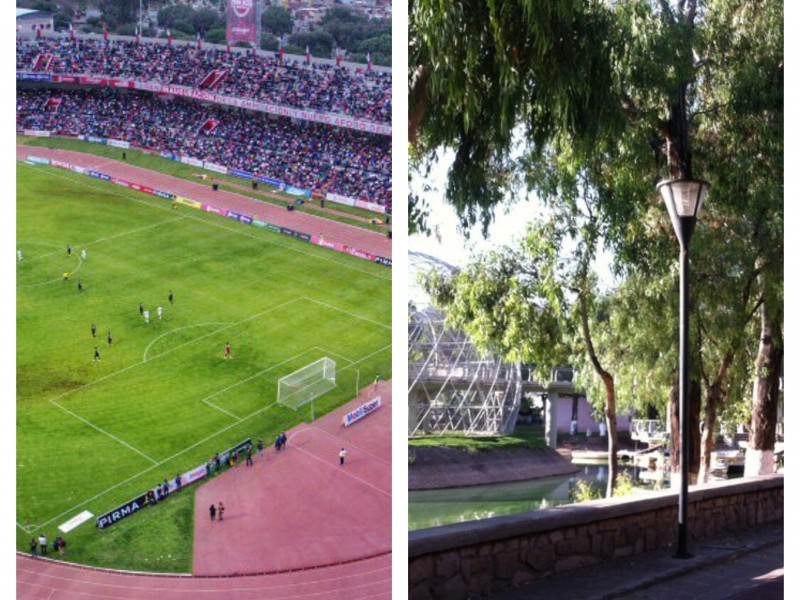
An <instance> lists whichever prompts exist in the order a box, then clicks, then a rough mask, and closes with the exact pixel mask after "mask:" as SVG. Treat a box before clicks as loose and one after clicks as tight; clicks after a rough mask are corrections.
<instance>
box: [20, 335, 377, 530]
mask: <svg viewBox="0 0 800 600" xmlns="http://www.w3.org/2000/svg"><path fill="white" fill-rule="evenodd" d="M390 347H391V344H390V345H389V346H387V347H385V348H381V349H380V350H378V351H377V352H373V353H372V354H369V355H367V356H365V357H364V358H360V359H358V360H357V361H356V362H354V363H353V364H358V363H360V362H362V361H364V360H366V359H367V358H369V357H371V356H373V355H375V354H377V353H379V352H383V351H384V350H385V349H386V348H390ZM312 349H313V348H312ZM309 351H310V350H306V351H305V352H303V353H301V354H298V355H297V356H293V357H292V358H287V359H286V360H285V361H283V362H280V363H277V364H275V365H273V366H272V367H270V369H274V368H277V367H280V366H282V365H283V364H285V363H286V362H288V361H290V360H294V359H296V358H298V357H299V356H302V355H303V354H307V353H308V352H309ZM134 366H135V365H134ZM349 367H350V365H348V366H347V367H345V368H346V369H347V368H349ZM128 368H130V367H128ZM128 368H126V369H123V370H127V369H128ZM67 393H69V392H67ZM51 402H52V401H51ZM277 404H278V403H277V401H276V402H271V403H270V404H267V405H265V406H262V407H261V408H259V409H257V410H255V411H253V412H252V413H250V414H249V415H247V416H244V417H241V418H240V419H239V420H238V421H235V422H234V423H231V424H230V425H226V426H225V427H223V428H222V429H219V430H217V431H215V432H214V433H212V434H211V435H209V436H206V437H205V438H203V439H202V440H200V441H199V442H195V443H194V444H192V445H191V446H189V447H187V448H184V449H183V450H181V451H180V452H176V453H175V454H173V455H172V456H169V457H167V458H165V459H164V460H162V461H159V462H157V463H155V464H154V465H153V466H151V467H147V468H146V469H144V470H143V471H140V472H139V473H136V474H135V475H131V476H130V477H128V478H127V479H125V480H124V481H121V482H119V483H117V484H115V485H112V486H111V487H109V488H107V489H105V490H103V491H102V492H99V493H97V494H95V495H94V496H92V497H91V498H88V499H86V500H83V501H81V502H79V503H78V504H76V505H75V506H73V507H71V508H68V509H67V510H65V511H63V512H61V513H59V514H57V515H56V516H55V517H53V518H52V519H50V520H49V521H45V522H44V523H40V524H39V525H38V527H39V528H43V527H47V526H48V525H50V524H51V523H54V522H55V521H58V520H59V519H60V518H62V517H63V516H64V515H67V514H69V513H72V512H74V511H76V510H77V509H79V508H81V507H82V506H86V505H87V504H88V503H89V502H93V501H95V500H97V499H98V498H102V497H103V496H105V495H106V494H108V493H109V492H112V491H114V490H116V489H117V488H119V487H122V486H123V485H125V484H127V483H130V482H131V481H134V480H135V479H137V478H139V477H142V476H144V475H146V474H147V473H149V472H150V471H152V470H153V469H156V468H157V467H160V466H161V465H163V464H166V463H168V462H169V461H171V460H174V459H176V458H178V457H179V456H182V455H184V454H186V453H187V452H190V451H192V450H194V449H195V448H197V447H198V446H200V445H202V444H205V443H206V442H208V441H209V440H212V439H214V438H215V437H217V436H219V435H221V434H223V433H225V432H226V431H228V430H229V429H232V428H233V427H236V426H237V425H240V424H241V423H243V422H244V421H247V420H249V419H252V418H253V417H255V416H256V415H260V414H261V413H263V412H265V411H267V410H269V409H270V408H272V407H274V406H276V405H277ZM17 525H18V526H19V523H17ZM20 527H21V526H20ZM23 531H25V530H24V529H23Z"/></svg>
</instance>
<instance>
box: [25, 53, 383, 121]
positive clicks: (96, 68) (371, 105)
mask: <svg viewBox="0 0 800 600" xmlns="http://www.w3.org/2000/svg"><path fill="white" fill-rule="evenodd" d="M46 55H50V56H52V57H53V59H54V60H52V61H51V62H50V64H49V65H47V67H46V70H47V71H49V72H52V73H60V74H80V75H92V76H98V77H99V76H102V77H111V78H130V79H136V80H139V81H149V82H157V83H160V84H164V85H167V84H172V85H183V86H187V87H192V88H198V87H200V85H201V84H202V83H203V80H204V79H205V78H206V76H207V75H209V74H210V73H211V72H212V71H214V70H215V69H221V70H225V71H226V75H225V77H224V78H223V79H222V80H221V81H220V82H219V83H218V84H217V85H215V86H214V87H213V90H212V91H214V92H216V93H219V94H222V95H227V96H236V97H240V98H249V99H254V100H259V101H263V102H270V103H274V104H279V105H283V106H290V107H293V108H299V109H307V110H308V109H310V110H315V111H321V112H330V113H338V114H345V115H348V116H351V117H355V118H359V119H366V120H369V121H373V122H379V123H390V122H391V118H392V114H391V112H392V98H391V96H392V75H391V73H388V72H382V71H377V70H373V71H370V70H367V69H361V68H359V69H352V68H346V67H336V66H335V65H328V64H321V63H315V62H312V63H311V65H306V64H305V62H304V61H302V60H297V59H295V58H289V57H286V56H285V57H284V60H283V61H281V60H280V59H279V58H278V57H277V56H271V57H265V56H255V55H253V54H252V53H249V52H236V51H234V52H230V53H229V52H227V51H226V50H218V49H214V48H208V47H203V48H197V47H196V45H193V44H173V45H167V44H156V43H153V42H149V43H148V42H145V41H142V42H141V43H136V42H135V41H119V40H116V41H109V42H108V43H106V42H104V41H103V40H89V39H79V38H75V39H74V40H70V39H66V38H65V39H46V38H43V39H39V40H35V41H30V42H24V41H18V42H17V62H16V64H17V70H19V71H31V70H35V69H36V68H37V64H36V63H37V59H38V57H40V56H46ZM39 68H42V67H39Z"/></svg>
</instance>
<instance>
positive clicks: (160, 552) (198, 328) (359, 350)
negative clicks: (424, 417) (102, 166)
mask: <svg viewBox="0 0 800 600" xmlns="http://www.w3.org/2000/svg"><path fill="white" fill-rule="evenodd" d="M130 156H131V153H129V157H130ZM16 211H17V248H18V249H20V250H22V252H23V260H22V261H21V262H18V263H17V281H16V284H17V313H16V316H17V323H16V327H17V331H16V334H17V339H16V343H17V356H16V361H17V382H16V384H17V386H16V387H17V405H16V406H17V423H16V434H17V457H16V458H17V465H16V478H17V486H16V491H17V498H16V500H17V503H16V504H17V506H16V509H17V510H16V522H17V548H18V549H21V550H26V551H27V550H28V542H29V540H30V538H31V537H32V535H33V534H36V535H38V534H39V533H40V532H42V531H43V532H44V533H46V534H47V536H48V538H49V539H51V540H52V539H54V538H55V537H56V536H57V535H58V534H59V531H58V530H57V527H58V525H60V524H62V523H64V522H65V521H67V520H68V519H70V518H71V517H73V516H74V515H76V514H78V513H80V512H81V511H83V510H89V511H91V512H92V513H93V514H94V515H95V516H99V515H101V514H103V513H105V512H107V511H108V510H111V509H113V508H115V507H116V506H118V505H119V504H121V503H122V502H125V501H127V500H129V499H131V498H133V497H134V496H137V495H139V494H140V493H142V492H144V491H145V490H146V489H148V488H151V487H153V486H155V485H156V484H158V483H159V482H162V481H163V480H164V479H174V477H175V475H176V474H177V473H183V472H185V471H187V470H189V469H191V468H194V467H196V466H198V465H200V464H203V463H205V462H206V461H207V460H208V459H209V457H210V456H212V455H213V454H214V453H215V452H218V451H219V452H221V451H222V450H224V449H226V448H228V447H230V446H232V445H233V444H235V443H237V442H239V441H241V440H242V439H244V438H247V437H253V438H259V437H260V438H263V439H264V440H265V442H266V443H267V444H269V443H270V442H271V441H272V440H274V438H275V436H276V435H277V434H278V433H279V432H280V431H282V430H285V429H289V428H290V427H292V426H294V425H296V424H298V423H299V422H301V421H303V420H305V421H308V420H309V419H310V407H309V406H306V407H304V408H302V409H300V410H299V411H293V410H291V409H288V408H286V407H283V406H278V405H276V403H275V399H276V389H277V380H278V379H279V378H280V377H282V376H284V375H287V374H288V373H290V372H292V371H294V370H296V369H299V368H301V367H303V366H305V365H307V364H309V363H311V362H313V361H315V360H317V359H319V358H321V357H323V356H328V357H330V358H332V359H334V360H335V361H336V362H337V373H336V380H337V387H336V389H335V390H333V391H331V392H329V393H328V394H326V395H324V396H322V397H321V398H319V399H317V401H316V405H315V413H316V416H317V417H319V416H320V415H322V414H324V413H326V412H329V411H330V410H332V409H334V408H335V407H337V406H339V405H341V404H342V403H344V402H346V401H348V400H350V399H351V398H352V397H353V396H354V394H355V392H356V385H357V381H359V382H360V383H361V384H362V385H366V384H368V383H370V382H371V381H372V380H373V378H374V376H375V375H376V374H380V376H381V377H382V378H384V379H388V378H390V377H391V346H390V344H391V271H390V270H389V269H386V268H385V267H382V266H380V265H375V264H372V263H370V262H367V261H363V260H359V259H355V258H352V257H349V256H347V255H344V254H340V253H335V252H332V251H330V250H327V249H324V248H319V247H316V246H312V245H310V244H306V243H303V242H300V241H297V240H294V239H292V238H289V237H287V236H282V235H278V234H274V233H270V232H267V231H265V230H261V229H259V228H256V227H252V226H248V225H244V224H240V223H236V222H234V221H231V220H230V219H223V218H219V217H216V216H214V215H211V214H208V213H203V212H201V211H196V210H192V209H189V208H186V207H181V209H179V210H177V211H175V210H172V209H171V207H170V203H169V202H168V201H165V200H163V199H159V198H153V197H150V196H147V195H145V194H139V193H136V192H133V191H130V190H125V189H123V188H120V187H119V186H114V185H112V184H108V183H105V182H102V181H99V180H96V179H91V178H88V177H85V176H82V175H77V174H74V173H70V172H67V171H63V170H60V169H54V168H50V167H43V166H36V167H33V166H29V165H26V164H18V165H17V203H16ZM67 244H70V245H71V246H72V249H73V250H72V254H70V255H68V254H67V252H66V247H67ZM83 249H85V250H86V251H87V253H88V255H87V258H86V260H82V259H81V256H80V252H81V250H83ZM65 271H66V272H67V273H69V280H68V281H64V280H63V277H62V273H64V272H65ZM79 280H80V282H81V284H82V286H83V290H82V291H79V290H78V281H79ZM170 290H172V291H173V292H174V304H170V303H169V302H168V298H167V296H168V293H169V291H170ZM140 303H141V304H143V305H144V307H145V308H147V309H149V310H150V323H149V324H147V323H145V322H144V319H143V318H142V317H141V316H140V314H139V310H138V307H139V304H140ZM158 306H161V307H163V318H161V319H159V318H158V316H157V311H156V308H157V307H158ZM92 324H95V325H96V326H97V338H93V337H92V332H91V326H92ZM109 331H110V332H111V333H112V335H113V344H111V345H109V344H108V342H107V339H106V337H107V334H108V332H109ZM226 342H230V343H231V346H232V349H233V360H224V359H223V350H224V346H225V344H226ZM95 346H97V348H98V350H99V352H100V360H99V361H94V360H93V357H94V349H95ZM192 502H193V493H192V491H191V490H183V491H182V492H179V493H177V494H173V495H171V496H170V498H168V499H167V500H166V501H164V502H162V503H159V504H158V505H157V506H156V507H154V508H148V509H146V510H143V511H141V512H139V513H136V514H135V515H133V516H131V517H129V518H127V519H124V520H123V521H121V522H119V523H117V524H115V525H113V526H111V527H109V528H108V529H105V530H98V529H97V528H96V527H94V521H93V520H92V521H89V522H87V523H85V524H83V525H80V526H79V527H78V528H77V529H75V530H73V531H72V532H70V533H69V534H67V535H66V536H65V537H66V538H67V540H68V555H67V557H66V558H67V559H68V560H72V561H76V562H82V563H87V564H93V565H98V566H105V567H116V568H126V569H135V570H153V571H160V572H189V571H190V569H191V563H192V530H193V524H192V514H193V513H192V511H193V507H192Z"/></svg>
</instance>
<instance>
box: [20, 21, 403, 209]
mask: <svg viewBox="0 0 800 600" xmlns="http://www.w3.org/2000/svg"><path fill="white" fill-rule="evenodd" d="M16 67H17V83H18V85H17V130H18V131H19V132H26V131H28V132H29V131H37V132H40V131H41V132H49V133H50V134H52V135H64V136H75V137H85V138H91V139H108V140H121V141H124V142H127V143H130V144H131V145H133V146H137V147H142V148H146V149H148V150H151V151H156V152H159V153H163V154H165V155H168V156H169V157H172V158H181V157H190V158H191V159H194V160H199V161H205V162H210V163H213V164H217V165H224V166H225V167H226V168H228V169H237V170H239V171H243V172H248V173H253V174H258V175H261V176H264V177H267V178H270V179H273V180H278V181H281V182H284V183H286V184H287V185H291V186H296V187H299V188H302V189H306V190H310V191H312V192H319V193H327V194H334V195H337V196H341V197H342V198H344V199H353V200H361V201H367V202H370V203H374V204H378V205H383V206H390V205H391V136H390V135H387V134H388V133H389V132H390V121H391V73H390V72H388V71H383V70H372V69H365V68H363V67H352V66H348V65H336V64H333V63H330V64H329V63H327V62H320V61H317V62H311V63H310V64H307V63H306V62H305V61H302V60H296V59H294V58H291V57H284V58H283V59H282V58H280V57H278V56H274V55H272V54H254V53H252V52H247V51H238V49H234V50H233V51H231V50H230V49H215V48H209V47H200V46H198V45H195V44H165V43H162V42H147V41H145V40H142V41H141V42H136V41H132V40H131V41H126V40H114V41H110V40H109V41H104V40H102V39H78V38H75V39H70V38H68V37H63V38H54V39H37V40H32V41H21V40H18V43H17V58H16ZM166 86H170V87H166ZM243 101H244V102H243ZM284 115H289V116H284ZM340 124H343V125H342V126H339V125H340Z"/></svg>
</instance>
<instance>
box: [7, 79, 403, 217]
mask: <svg viewBox="0 0 800 600" xmlns="http://www.w3.org/2000/svg"><path fill="white" fill-rule="evenodd" d="M25 129H38V130H48V131H54V132H56V133H58V134H60V135H70V136H79V135H85V136H94V137H98V138H111V139H118V140H125V141H128V142H130V143H131V144H133V145H134V146H138V147H142V148H147V149H150V150H154V151H158V152H169V153H172V154H176V155H185V156H190V157H194V158H198V159H201V160H206V161H209V162H213V163H217V164H220V165H224V166H226V167H228V168H236V169H241V170H243V171H249V172H254V173H258V174H260V175H263V176H265V177H269V178H272V179H277V180H280V181H284V182H286V183H288V184H291V185H295V186H297V187H301V188H305V189H309V190H321V191H323V192H333V193H336V194H340V195H342V196H347V197H350V198H360V199H363V200H368V201H370V202H375V203H379V204H387V203H388V202H390V201H391V138H389V137H387V136H378V135H370V134H366V133H362V132H358V131H354V130H350V129H344V128H337V127H330V126H327V125H323V124H319V123H312V122H302V121H300V122H298V121H292V120H290V119H287V118H276V117H274V116H269V115H254V114H253V113H245V112H243V111H239V110H230V109H223V108H220V107H217V106H213V105H200V104H197V103H193V102H189V101H185V100H180V99H173V100H167V99H164V98H161V97H159V96H156V95H152V94H147V93H141V92H132V91H128V92H124V93H122V92H119V91H116V90H113V89H108V88H91V89H85V90H74V89H73V90H68V89H51V88H28V87H26V86H22V85H20V86H18V89H17V130H18V131H22V130H25Z"/></svg>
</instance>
